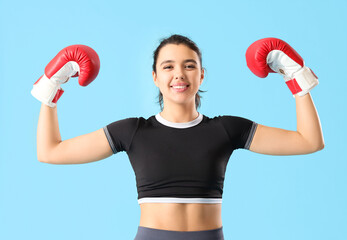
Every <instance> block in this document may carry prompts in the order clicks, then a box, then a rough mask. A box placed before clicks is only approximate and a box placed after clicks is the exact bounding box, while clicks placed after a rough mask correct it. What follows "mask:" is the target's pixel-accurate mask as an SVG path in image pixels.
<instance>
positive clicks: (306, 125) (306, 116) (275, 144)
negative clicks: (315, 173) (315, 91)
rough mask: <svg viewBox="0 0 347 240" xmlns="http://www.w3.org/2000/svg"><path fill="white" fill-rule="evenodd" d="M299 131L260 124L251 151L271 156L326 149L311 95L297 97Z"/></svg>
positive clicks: (307, 152)
mask: <svg viewBox="0 0 347 240" xmlns="http://www.w3.org/2000/svg"><path fill="white" fill-rule="evenodd" d="M295 102H296V117H297V130H296V131H289V130H285V129H281V128H274V127H268V126H264V125H261V124H258V127H257V129H256V132H255V134H254V137H253V140H252V143H251V146H250V148H249V150H250V151H252V152H256V153H262V154H269V155H299V154H309V153H313V152H317V151H319V150H322V149H323V148H324V139H323V133H322V128H321V124H320V120H319V117H318V113H317V110H316V107H315V106H314V103H313V100H312V97H311V95H310V93H307V94H305V95H304V96H302V97H300V96H298V95H295Z"/></svg>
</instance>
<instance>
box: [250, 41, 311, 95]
mask: <svg viewBox="0 0 347 240" xmlns="http://www.w3.org/2000/svg"><path fill="white" fill-rule="evenodd" d="M246 61H247V66H248V68H249V69H250V70H251V71H252V72H253V73H254V74H255V75H256V76H258V77H261V78H265V77H267V75H268V74H269V73H273V72H277V73H280V74H281V75H283V77H284V80H285V82H286V84H287V86H288V87H289V89H290V91H291V92H292V94H293V97H294V95H296V94H298V96H304V95H305V94H307V93H308V92H309V91H310V90H311V89H313V88H314V87H315V86H316V85H317V84H318V78H317V76H316V75H315V74H314V73H313V71H312V70H311V69H310V68H308V67H306V66H305V64H304V60H303V59H302V58H301V56H300V55H299V54H298V53H297V52H296V51H295V50H294V49H293V48H292V47H291V46H289V44H287V43H286V42H284V41H282V40H281V39H277V38H263V39H260V40H258V41H256V42H254V43H252V44H251V45H250V46H249V47H248V49H247V51H246Z"/></svg>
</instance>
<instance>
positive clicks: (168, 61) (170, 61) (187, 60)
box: [160, 59, 198, 66]
mask: <svg viewBox="0 0 347 240" xmlns="http://www.w3.org/2000/svg"><path fill="white" fill-rule="evenodd" d="M172 62H175V61H174V60H166V61H164V62H162V63H161V64H160V66H161V65H163V64H165V63H172ZM183 62H184V63H187V62H193V63H195V64H198V63H197V62H196V61H195V60H194V59H186V60H184V61H183Z"/></svg>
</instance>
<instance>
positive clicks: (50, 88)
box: [31, 74, 60, 107]
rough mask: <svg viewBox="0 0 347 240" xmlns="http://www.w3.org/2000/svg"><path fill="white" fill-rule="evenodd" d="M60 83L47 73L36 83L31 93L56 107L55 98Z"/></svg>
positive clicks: (41, 100)
mask: <svg viewBox="0 0 347 240" xmlns="http://www.w3.org/2000/svg"><path fill="white" fill-rule="evenodd" d="M59 89H60V84H59V83H57V82H54V81H52V80H50V79H49V78H48V77H47V76H46V75H45V74H44V75H43V76H42V77H41V78H40V79H39V80H38V81H37V82H36V83H35V84H34V86H33V89H32V90H31V94H32V95H33V96H34V97H35V98H36V99H37V100H39V101H40V102H42V103H44V104H46V105H48V106H50V107H55V106H56V103H53V102H52V101H53V99H54V97H55V96H56V94H57V92H58V90H59Z"/></svg>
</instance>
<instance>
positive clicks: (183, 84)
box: [170, 83, 189, 87]
mask: <svg viewBox="0 0 347 240" xmlns="http://www.w3.org/2000/svg"><path fill="white" fill-rule="evenodd" d="M174 86H189V84H187V83H175V84H173V85H171V86H170V87H174Z"/></svg>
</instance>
